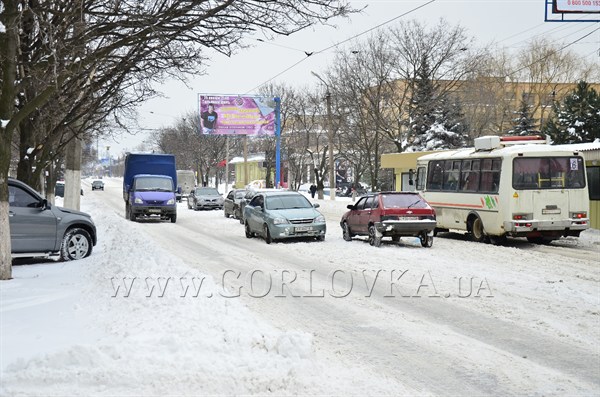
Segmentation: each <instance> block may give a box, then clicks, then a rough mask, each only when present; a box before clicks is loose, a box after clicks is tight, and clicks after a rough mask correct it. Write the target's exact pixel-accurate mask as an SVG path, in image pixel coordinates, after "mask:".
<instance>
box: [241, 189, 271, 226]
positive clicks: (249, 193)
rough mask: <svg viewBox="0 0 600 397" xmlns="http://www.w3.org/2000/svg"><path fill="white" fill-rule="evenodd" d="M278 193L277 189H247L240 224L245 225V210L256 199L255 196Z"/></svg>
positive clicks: (242, 202) (242, 201)
mask: <svg viewBox="0 0 600 397" xmlns="http://www.w3.org/2000/svg"><path fill="white" fill-rule="evenodd" d="M277 191H278V190H277V189H253V188H250V189H247V190H246V194H245V195H244V199H243V200H241V201H240V214H241V217H240V218H239V219H240V223H241V224H242V225H243V224H244V208H245V207H246V205H248V203H249V202H250V201H251V200H252V199H253V198H254V196H256V194H258V193H262V192H277ZM279 191H280V190H279Z"/></svg>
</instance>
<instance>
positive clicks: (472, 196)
mask: <svg viewBox="0 0 600 397" xmlns="http://www.w3.org/2000/svg"><path fill="white" fill-rule="evenodd" d="M416 182H417V190H419V191H421V192H422V194H423V196H424V197H425V199H426V200H427V201H429V204H430V205H431V206H432V207H434V208H435V210H436V214H437V229H436V231H438V232H440V231H449V230H451V229H455V230H463V231H467V232H468V233H469V234H470V236H471V238H472V239H473V240H474V241H479V242H481V241H487V242H489V241H491V242H493V243H500V242H502V241H503V240H504V239H505V238H506V237H507V236H512V237H527V239H528V240H529V241H530V242H535V243H548V242H549V241H552V240H555V239H558V238H560V237H561V236H579V234H580V233H581V231H582V230H585V229H587V228H589V219H588V213H589V198H588V191H587V188H586V173H585V165H584V161H583V158H582V157H581V156H580V155H579V153H578V152H577V151H573V150H565V149H558V148H555V147H553V146H551V145H550V144H549V140H548V138H547V137H546V138H543V137H541V136H532V137H522V136H520V137H519V136H513V137H498V136H486V137H481V138H477V139H475V147H474V148H469V149H460V150H454V151H444V152H439V153H433V154H428V155H425V156H421V157H419V159H418V160H417V181H416Z"/></svg>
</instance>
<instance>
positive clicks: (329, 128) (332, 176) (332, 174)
mask: <svg viewBox="0 0 600 397" xmlns="http://www.w3.org/2000/svg"><path fill="white" fill-rule="evenodd" d="M311 73H312V74H313V76H315V77H316V78H318V79H319V80H321V82H322V83H323V84H325V87H327V92H326V93H325V101H326V103H327V141H328V143H327V145H328V147H329V199H330V200H335V162H334V160H333V123H332V122H331V92H329V84H327V82H326V81H325V80H323V79H322V78H321V76H319V75H318V74H317V73H315V72H312V71H311Z"/></svg>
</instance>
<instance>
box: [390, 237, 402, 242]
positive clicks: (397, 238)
mask: <svg viewBox="0 0 600 397" xmlns="http://www.w3.org/2000/svg"><path fill="white" fill-rule="evenodd" d="M392 241H393V242H394V243H399V242H400V236H392Z"/></svg>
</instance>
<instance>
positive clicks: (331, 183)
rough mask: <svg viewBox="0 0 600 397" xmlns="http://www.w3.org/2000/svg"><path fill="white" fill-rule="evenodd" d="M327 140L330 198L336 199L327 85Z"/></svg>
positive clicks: (329, 100)
mask: <svg viewBox="0 0 600 397" xmlns="http://www.w3.org/2000/svg"><path fill="white" fill-rule="evenodd" d="M325 100H326V101H327V140H328V144H329V198H330V199H331V200H335V182H336V180H335V162H334V161H333V123H332V122H331V93H330V92H329V87H327V93H326V94H325Z"/></svg>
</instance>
